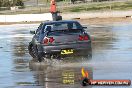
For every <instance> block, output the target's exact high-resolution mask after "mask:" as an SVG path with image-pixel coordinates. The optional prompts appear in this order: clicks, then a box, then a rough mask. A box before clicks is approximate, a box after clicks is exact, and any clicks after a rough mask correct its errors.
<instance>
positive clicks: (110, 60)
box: [0, 23, 132, 88]
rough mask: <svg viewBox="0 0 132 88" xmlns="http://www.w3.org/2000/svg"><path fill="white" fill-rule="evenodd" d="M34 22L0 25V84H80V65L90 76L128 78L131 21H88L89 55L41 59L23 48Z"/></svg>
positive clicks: (52, 87) (9, 87)
mask: <svg viewBox="0 0 132 88" xmlns="http://www.w3.org/2000/svg"><path fill="white" fill-rule="evenodd" d="M38 25H39V24H26V25H23V24H21V25H9V26H0V30H1V32H0V42H1V44H0V57H1V58H0V62H1V63H0V69H1V70H0V88H83V87H82V86H81V83H80V80H79V79H80V77H81V68H82V67H84V68H85V69H86V70H88V72H89V74H90V78H93V79H130V80H132V69H131V68H130V67H132V59H131V57H132V53H131V50H132V46H131V45H132V41H131V40H132V30H131V28H132V24H131V23H130V24H125V23H118V24H114V25H112V24H111V25H110V24H109V25H104V24H103V25H88V30H87V32H89V33H90V35H91V36H92V40H93V42H92V43H93V44H92V59H88V60H84V61H83V57H70V58H68V59H67V60H66V61H56V60H54V61H50V62H43V63H38V62H34V61H32V58H31V56H30V55H29V54H28V50H27V46H28V43H29V41H31V38H32V35H31V34H29V30H34V29H36V28H37V26H38ZM75 59H77V61H76V60H75ZM86 88H91V87H86ZM92 88H98V86H94V87H92ZM100 88H106V87H103V86H101V87H100ZM110 88H116V87H110ZM120 88H124V87H120ZM125 88H131V86H130V87H125Z"/></svg>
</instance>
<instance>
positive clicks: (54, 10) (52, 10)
mask: <svg viewBox="0 0 132 88" xmlns="http://www.w3.org/2000/svg"><path fill="white" fill-rule="evenodd" d="M50 12H51V13H55V12H56V3H55V0H51V2H50Z"/></svg>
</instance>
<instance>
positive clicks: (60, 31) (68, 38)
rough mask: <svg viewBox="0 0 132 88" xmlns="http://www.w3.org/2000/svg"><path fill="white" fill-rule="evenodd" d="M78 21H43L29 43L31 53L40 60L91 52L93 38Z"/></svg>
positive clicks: (33, 32)
mask: <svg viewBox="0 0 132 88" xmlns="http://www.w3.org/2000/svg"><path fill="white" fill-rule="evenodd" d="M85 28H86V27H82V25H81V24H80V23H79V22H77V21H70V20H69V21H63V20H61V21H48V22H42V23H41V24H40V26H39V27H38V29H37V30H36V31H31V33H32V34H34V36H33V38H32V41H31V42H30V43H29V47H28V50H29V53H30V55H31V56H32V57H33V58H37V60H38V61H39V62H41V61H42V59H43V57H47V58H48V57H51V56H53V57H54V58H58V57H60V56H67V55H88V54H91V39H90V36H89V35H88V33H87V32H86V31H85V30H84V29H85Z"/></svg>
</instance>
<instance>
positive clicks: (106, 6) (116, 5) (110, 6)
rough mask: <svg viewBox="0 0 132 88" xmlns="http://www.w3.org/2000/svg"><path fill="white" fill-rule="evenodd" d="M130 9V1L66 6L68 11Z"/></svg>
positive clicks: (131, 6)
mask: <svg viewBox="0 0 132 88" xmlns="http://www.w3.org/2000/svg"><path fill="white" fill-rule="evenodd" d="M130 9H132V1H127V2H113V3H96V4H85V5H81V6H74V7H72V8H71V7H69V8H66V9H65V10H66V11H68V12H81V11H96V10H97V11H100V10H130Z"/></svg>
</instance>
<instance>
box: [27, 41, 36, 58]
mask: <svg viewBox="0 0 132 88" xmlns="http://www.w3.org/2000/svg"><path fill="white" fill-rule="evenodd" d="M28 51H29V54H30V55H31V56H32V57H33V58H35V55H34V53H33V44H31V43H29V46H28Z"/></svg>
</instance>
